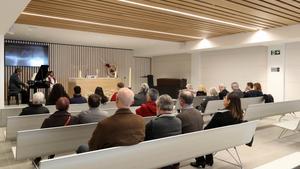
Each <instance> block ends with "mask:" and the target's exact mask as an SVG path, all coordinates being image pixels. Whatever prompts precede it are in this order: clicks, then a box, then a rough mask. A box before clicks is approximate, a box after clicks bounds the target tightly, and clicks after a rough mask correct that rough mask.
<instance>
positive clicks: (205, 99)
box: [200, 96, 219, 113]
mask: <svg viewBox="0 0 300 169" xmlns="http://www.w3.org/2000/svg"><path fill="white" fill-rule="evenodd" d="M210 100H219V96H207V97H205V98H204V99H203V102H202V103H201V104H200V110H201V112H202V113H204V111H205V109H206V106H207V103H208V101H210Z"/></svg>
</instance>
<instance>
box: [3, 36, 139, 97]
mask: <svg viewBox="0 0 300 169" xmlns="http://www.w3.org/2000/svg"><path fill="white" fill-rule="evenodd" d="M7 41H10V42H12V40H6V42H7ZM13 42H16V43H26V44H32V43H35V42H26V41H13ZM42 44H47V45H48V46H49V66H50V68H49V70H53V71H54V74H55V77H56V78H57V80H58V82H59V83H62V84H63V85H64V86H65V87H66V89H67V88H68V86H67V85H68V79H69V78H70V77H78V72H79V70H81V71H82V76H85V75H86V74H96V69H98V72H99V73H98V76H99V77H106V76H107V75H106V69H105V66H104V65H105V64H106V63H110V64H115V65H117V67H118V76H119V78H120V79H122V80H123V81H124V82H125V84H126V85H128V76H129V73H128V72H129V67H132V72H134V69H135V67H134V58H133V51H132V50H128V49H114V48H102V47H89V46H78V45H65V44H54V43H42ZM15 68H16V67H15V66H5V85H4V86H5V98H6V96H7V89H8V81H9V77H10V75H11V74H12V73H13V71H14V70H15ZM20 68H22V70H23V71H22V75H21V78H22V81H23V82H27V81H28V80H29V79H30V78H31V76H32V74H33V73H35V72H37V71H38V69H39V68H38V67H20ZM134 82H135V81H134V73H133V74H132V83H133V84H134Z"/></svg>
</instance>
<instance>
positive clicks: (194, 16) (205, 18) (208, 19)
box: [119, 0, 261, 31]
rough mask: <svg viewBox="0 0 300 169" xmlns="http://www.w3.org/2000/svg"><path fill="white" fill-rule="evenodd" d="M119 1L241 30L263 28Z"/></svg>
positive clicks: (126, 0) (125, 0) (124, 0)
mask: <svg viewBox="0 0 300 169" xmlns="http://www.w3.org/2000/svg"><path fill="white" fill-rule="evenodd" d="M119 1H120V2H125V3H129V4H133V5H138V6H143V7H147V8H152V9H157V10H161V11H165V12H170V13H175V14H180V15H184V16H189V17H193V18H198V19H202V20H207V21H212V22H216V23H220V24H225V25H230V26H235V27H240V28H244V29H249V30H255V31H256V30H259V29H261V28H256V27H250V26H245V25H241V24H236V23H232V22H227V21H222V20H219V19H212V18H208V17H204V16H200V15H195V14H191V13H187V12H181V11H176V10H172V9H167V8H162V7H157V6H152V5H147V4H143V3H139V2H133V1H128V0H119Z"/></svg>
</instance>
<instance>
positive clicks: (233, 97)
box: [191, 92, 243, 168]
mask: <svg viewBox="0 0 300 169" xmlns="http://www.w3.org/2000/svg"><path fill="white" fill-rule="evenodd" d="M224 107H225V109H224V110H222V111H219V112H217V113H216V114H215V115H214V116H213V118H212V119H211V121H210V122H209V123H208V125H207V126H206V127H205V128H204V130H207V129H212V128H216V127H223V126H227V125H233V124H238V123H242V122H243V110H242V107H241V99H240V96H239V95H238V93H237V92H231V93H229V94H228V95H227V96H226V97H225V99H224ZM213 163H214V161H213V155H212V154H209V155H206V156H205V157H204V156H202V157H198V158H196V162H192V163H191V165H192V166H194V167H199V166H200V165H201V167H202V168H204V167H205V165H206V164H207V165H209V166H212V165H213Z"/></svg>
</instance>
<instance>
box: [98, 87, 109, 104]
mask: <svg viewBox="0 0 300 169" xmlns="http://www.w3.org/2000/svg"><path fill="white" fill-rule="evenodd" d="M95 94H97V95H98V96H99V97H100V99H101V104H105V103H107V102H108V97H107V96H105V94H104V92H103V89H102V87H96V89H95Z"/></svg>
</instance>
